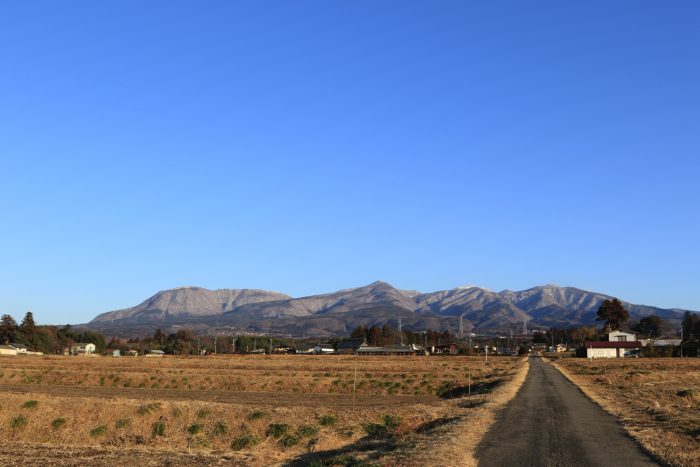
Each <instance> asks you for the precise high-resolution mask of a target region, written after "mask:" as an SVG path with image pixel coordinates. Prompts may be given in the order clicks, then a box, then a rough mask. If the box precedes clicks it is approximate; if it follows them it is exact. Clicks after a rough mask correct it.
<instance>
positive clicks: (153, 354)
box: [146, 350, 165, 357]
mask: <svg viewBox="0 0 700 467" xmlns="http://www.w3.org/2000/svg"><path fill="white" fill-rule="evenodd" d="M163 355H165V352H163V351H162V350H149V351H148V353H147V354H146V357H162V356H163Z"/></svg>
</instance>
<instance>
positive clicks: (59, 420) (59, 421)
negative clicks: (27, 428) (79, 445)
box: [51, 417, 66, 430]
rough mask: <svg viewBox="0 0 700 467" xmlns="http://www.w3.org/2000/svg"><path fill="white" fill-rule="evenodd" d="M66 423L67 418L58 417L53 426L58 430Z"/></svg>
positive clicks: (52, 423)
mask: <svg viewBox="0 0 700 467" xmlns="http://www.w3.org/2000/svg"><path fill="white" fill-rule="evenodd" d="M65 424H66V419H65V418H62V417H61V418H57V419H56V420H54V421H52V422H51V428H53V429H54V430H58V429H59V428H61V427H62V426H63V425H65Z"/></svg>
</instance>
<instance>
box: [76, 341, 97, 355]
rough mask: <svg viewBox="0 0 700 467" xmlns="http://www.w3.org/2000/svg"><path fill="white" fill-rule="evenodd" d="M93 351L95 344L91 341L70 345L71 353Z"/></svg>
mask: <svg viewBox="0 0 700 467" xmlns="http://www.w3.org/2000/svg"><path fill="white" fill-rule="evenodd" d="M93 353H95V344H93V343H91V342H87V343H77V344H73V345H71V346H70V354H71V355H92V354H93Z"/></svg>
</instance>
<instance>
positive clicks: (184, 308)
mask: <svg viewBox="0 0 700 467" xmlns="http://www.w3.org/2000/svg"><path fill="white" fill-rule="evenodd" d="M286 298H289V297H288V296H287V295H284V294H281V293H277V292H268V291H266V290H254V289H219V290H208V289H204V288H201V287H179V288H177V289H172V290H164V291H161V292H158V293H157V294H155V295H154V296H152V297H151V298H149V299H147V300H145V301H144V302H143V303H141V304H140V305H137V306H135V307H133V308H127V309H124V310H117V311H110V312H108V313H103V314H101V315H99V316H97V317H96V318H95V319H94V320H92V323H99V322H111V321H117V320H124V319H130V320H134V321H143V320H149V321H150V320H154V319H156V320H157V319H167V318H168V317H180V318H182V317H201V316H208V315H216V314H221V313H223V312H225V311H228V310H232V309H234V308H238V307H240V306H243V305H247V304H250V303H258V302H265V301H272V300H283V299H286Z"/></svg>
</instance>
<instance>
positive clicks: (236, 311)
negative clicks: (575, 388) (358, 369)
mask: <svg viewBox="0 0 700 467" xmlns="http://www.w3.org/2000/svg"><path fill="white" fill-rule="evenodd" d="M609 298H612V297H610V296H608V295H605V294H601V293H596V292H588V291H585V290H581V289H577V288H574V287H559V286H556V285H544V286H538V287H533V288H531V289H527V290H523V291H511V290H504V291H502V292H492V291H490V290H488V289H485V288H481V287H476V286H467V287H459V288H456V289H451V290H443V291H438V292H430V293H421V292H418V291H413V290H401V289H397V288H394V287H392V286H391V285H390V284H387V283H385V282H381V281H378V282H374V283H372V284H369V285H366V286H364V287H357V288H351V289H343V290H340V291H338V292H333V293H327V294H321V295H312V296H308V297H300V298H293V297H290V296H288V295H285V294H282V293H278V292H271V291H267V290H256V289H219V290H208V289H205V288H201V287H179V288H176V289H172V290H164V291H161V292H158V293H157V294H155V295H154V296H152V297H150V298H148V299H147V300H145V301H144V302H143V303H141V304H139V305H137V306H135V307H132V308H127V309H123V310H116V311H110V312H107V313H103V314H101V315H99V316H97V317H96V318H95V319H93V320H92V321H91V322H89V323H87V324H86V325H85V326H87V327H89V328H92V329H96V330H100V331H102V332H105V333H108V334H112V335H123V336H128V335H140V334H145V333H151V332H153V331H154V330H155V329H157V328H160V329H162V330H164V331H167V332H173V331H176V330H178V329H183V328H187V329H191V330H193V331H195V332H200V333H221V332H252V333H266V334H272V335H278V336H292V337H329V336H344V335H348V334H349V333H350V332H351V331H352V329H354V328H355V327H356V326H358V325H375V324H376V325H383V324H385V323H388V324H391V325H393V326H395V327H396V326H397V325H398V322H399V320H401V324H402V326H403V328H404V329H412V330H414V331H422V330H425V329H435V330H450V331H452V332H456V331H458V330H459V326H460V317H461V319H462V325H463V329H464V331H465V332H468V331H497V330H500V331H503V330H513V329H521V328H522V327H523V325H524V324H526V325H527V326H528V327H529V328H547V327H552V326H556V327H570V326H579V325H594V324H597V325H599V324H600V323H599V322H598V323H597V322H596V312H597V311H598V307H599V306H600V304H601V303H602V302H603V301H604V300H606V299H609ZM623 303H624V305H625V307H626V308H627V310H628V311H629V312H630V318H631V320H638V319H640V318H642V317H644V316H648V315H651V314H655V315H658V316H660V317H662V318H664V319H665V320H667V321H668V322H669V324H671V326H673V328H677V327H678V326H679V323H680V320H681V319H682V317H683V313H684V312H685V310H680V309H663V308H657V307H652V306H646V305H635V304H631V303H627V302H623Z"/></svg>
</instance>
